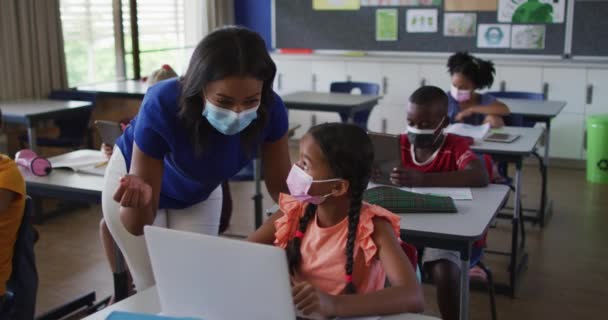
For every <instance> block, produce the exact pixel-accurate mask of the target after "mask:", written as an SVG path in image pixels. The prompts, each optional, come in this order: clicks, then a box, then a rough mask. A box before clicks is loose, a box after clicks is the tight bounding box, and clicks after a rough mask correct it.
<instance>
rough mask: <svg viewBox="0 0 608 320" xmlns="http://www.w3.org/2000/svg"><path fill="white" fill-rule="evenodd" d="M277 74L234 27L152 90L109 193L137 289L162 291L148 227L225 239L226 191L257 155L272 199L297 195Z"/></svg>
mask: <svg viewBox="0 0 608 320" xmlns="http://www.w3.org/2000/svg"><path fill="white" fill-rule="evenodd" d="M275 74H276V66H275V64H274V62H273V61H272V59H271V58H270V56H269V54H268V52H267V51H266V47H265V44H264V41H263V40H262V38H261V37H260V36H259V35H258V34H257V33H255V32H253V31H250V30H248V29H245V28H242V27H225V28H222V29H218V30H216V31H214V32H212V33H210V34H209V35H207V36H206V37H205V38H204V39H203V40H202V41H201V42H200V43H199V44H198V45H197V46H196V49H195V50H194V53H193V54H192V58H191V60H190V64H189V66H188V70H187V71H186V74H185V75H184V76H183V77H182V78H173V79H168V80H165V81H161V82H159V83H157V84H156V85H154V86H152V87H150V88H149V89H148V91H147V93H146V95H145V97H144V100H143V102H142V105H141V108H140V110H139V113H138V114H137V116H136V117H135V119H134V120H133V121H132V122H131V125H130V126H129V127H128V128H127V129H126V131H125V132H124V134H123V135H122V136H121V137H120V138H119V139H118V141H117V142H116V146H115V150H114V153H113V154H112V157H111V158H110V161H109V163H108V168H107V171H106V176H105V177H106V178H105V184H104V189H103V194H102V209H103V215H104V219H105V222H106V224H107V226H108V229H109V230H110V232H111V233H112V236H113V237H114V239H115V241H116V243H117V244H118V247H119V248H120V249H121V251H122V253H123V255H124V256H125V259H126V261H127V264H128V266H129V269H130V271H131V275H132V276H133V281H134V283H135V286H136V288H137V290H143V289H145V288H147V287H150V286H152V285H153V284H154V277H153V274H152V270H151V266H150V259H149V257H148V253H147V249H146V245H145V241H144V238H143V237H142V234H143V227H144V226H145V225H151V224H154V225H158V226H163V227H167V228H171V229H179V230H185V231H191V232H198V233H205V234H211V235H217V233H218V228H219V221H220V214H221V209H222V189H221V186H220V185H221V183H222V181H225V180H227V179H229V178H231V177H232V176H234V175H235V174H236V173H237V172H239V171H240V170H241V169H242V168H243V167H244V166H245V165H247V164H248V163H249V162H250V161H251V159H252V158H253V157H254V156H255V155H256V154H257V152H258V150H260V151H261V159H262V163H263V169H264V179H265V181H266V187H267V189H268V191H269V193H270V195H271V196H272V198H273V199H275V201H276V200H277V199H278V194H279V193H280V192H285V193H287V192H288V191H287V190H288V189H287V185H286V182H285V180H286V178H287V174H288V173H289V169H290V166H291V162H290V160H289V151H288V145H287V130H288V123H287V110H286V108H285V105H284V104H283V102H282V101H281V99H280V98H279V96H278V95H276V94H275V93H274V92H273V90H272V83H273V80H274V77H275ZM127 173H128V174H127ZM176 249H178V248H176Z"/></svg>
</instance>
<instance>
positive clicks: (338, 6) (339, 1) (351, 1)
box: [312, 0, 360, 10]
mask: <svg viewBox="0 0 608 320" xmlns="http://www.w3.org/2000/svg"><path fill="white" fill-rule="evenodd" d="M359 1H360V0H313V1H312V8H313V9H314V10H359V9H360V2H359Z"/></svg>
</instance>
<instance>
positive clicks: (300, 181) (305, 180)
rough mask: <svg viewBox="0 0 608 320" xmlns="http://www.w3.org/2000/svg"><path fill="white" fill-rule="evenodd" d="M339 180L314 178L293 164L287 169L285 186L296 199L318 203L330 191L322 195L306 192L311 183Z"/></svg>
mask: <svg viewBox="0 0 608 320" xmlns="http://www.w3.org/2000/svg"><path fill="white" fill-rule="evenodd" d="M339 180H341V179H328V180H314V179H313V178H312V176H310V175H309V174H308V173H306V172H305V171H304V170H302V168H300V167H298V166H297V165H295V164H294V165H293V166H292V167H291V171H289V175H288V176H287V187H289V193H291V196H292V197H294V198H295V199H296V200H299V201H303V202H308V203H312V204H317V205H318V204H321V203H322V202H323V200H325V199H326V198H327V197H329V196H330V195H331V193H328V194H326V195H323V196H311V195H309V194H308V190H310V187H311V186H312V184H313V183H319V182H332V181H339Z"/></svg>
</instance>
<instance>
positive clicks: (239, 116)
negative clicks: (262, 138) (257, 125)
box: [203, 100, 260, 136]
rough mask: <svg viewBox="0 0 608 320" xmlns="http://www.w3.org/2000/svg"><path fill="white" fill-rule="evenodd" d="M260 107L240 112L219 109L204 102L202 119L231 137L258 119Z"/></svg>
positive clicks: (208, 102)
mask: <svg viewBox="0 0 608 320" xmlns="http://www.w3.org/2000/svg"><path fill="white" fill-rule="evenodd" d="M259 108H260V105H257V106H256V107H255V108H251V109H248V110H245V111H241V112H234V111H232V110H228V109H224V108H220V107H218V106H216V105H214V104H213V103H211V102H210V101H209V100H206V103H205V109H204V110H203V117H205V118H207V121H209V123H210V124H211V125H212V126H213V127H214V128H215V130H217V131H219V132H221V133H223V134H225V135H228V136H232V135H235V134H237V133H239V132H241V131H243V130H245V128H247V127H248V126H249V125H250V124H251V122H252V121H253V120H255V119H256V118H257V117H258V113H257V111H258V109H259Z"/></svg>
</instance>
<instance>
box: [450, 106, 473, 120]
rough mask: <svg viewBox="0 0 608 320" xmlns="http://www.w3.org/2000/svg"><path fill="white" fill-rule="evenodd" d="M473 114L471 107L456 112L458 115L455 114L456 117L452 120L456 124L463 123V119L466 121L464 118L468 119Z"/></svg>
mask: <svg viewBox="0 0 608 320" xmlns="http://www.w3.org/2000/svg"><path fill="white" fill-rule="evenodd" d="M473 114H474V112H473V108H472V107H469V108H466V109H464V110H462V111H460V112H458V113H457V114H456V116H455V117H454V119H455V120H456V121H458V122H463V121H464V119H466V118H468V117H470V116H472V115H473Z"/></svg>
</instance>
